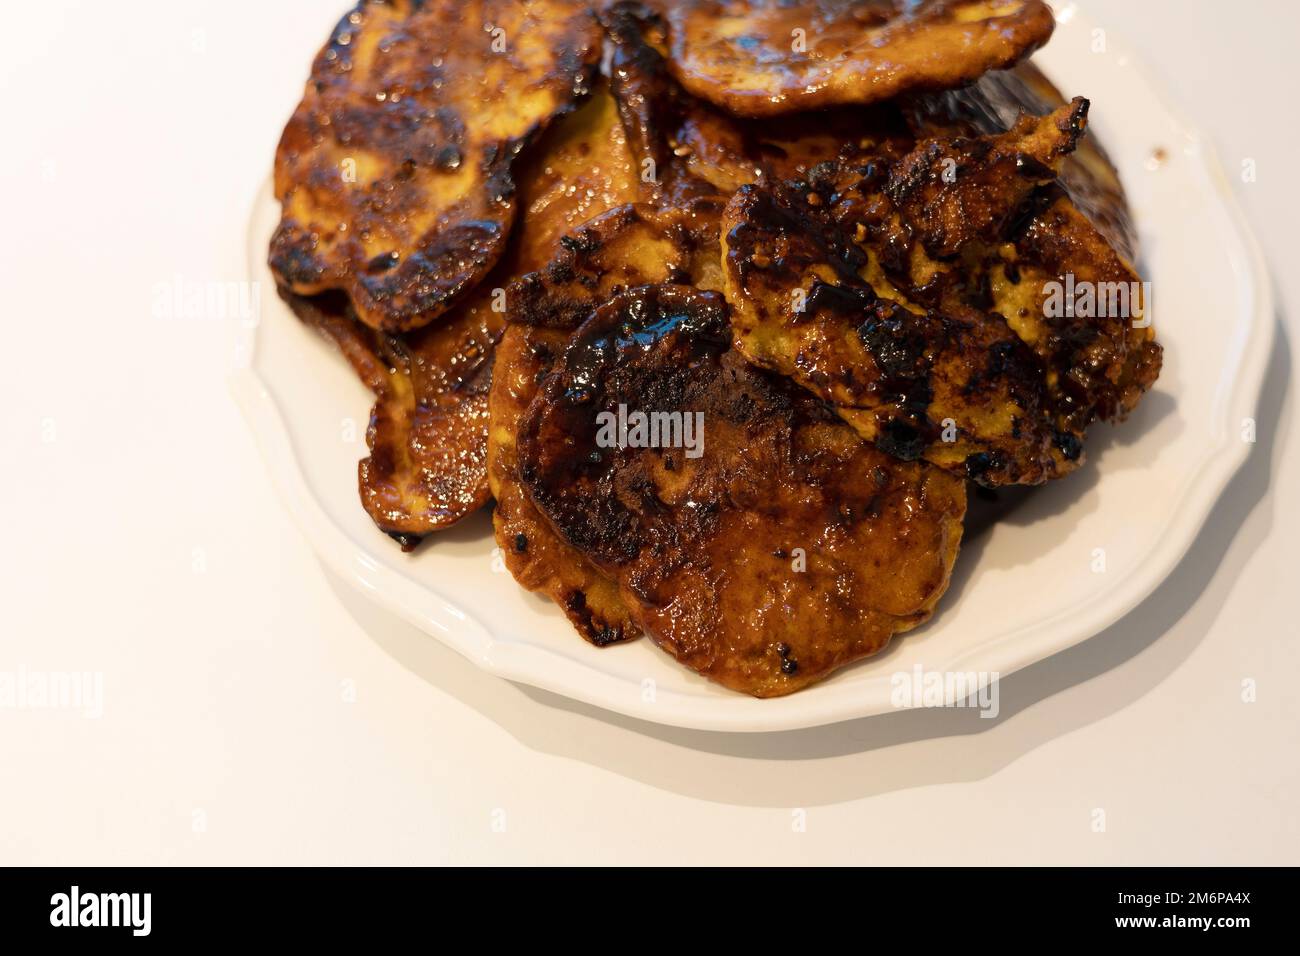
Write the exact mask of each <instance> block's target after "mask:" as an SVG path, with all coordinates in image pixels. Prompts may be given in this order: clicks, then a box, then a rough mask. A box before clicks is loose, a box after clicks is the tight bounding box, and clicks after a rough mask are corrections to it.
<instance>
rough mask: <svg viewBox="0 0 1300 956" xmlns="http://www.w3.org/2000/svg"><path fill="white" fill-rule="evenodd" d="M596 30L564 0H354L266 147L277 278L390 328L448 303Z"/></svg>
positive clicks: (577, 74) (501, 226)
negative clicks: (274, 205) (270, 161)
mask: <svg viewBox="0 0 1300 956" xmlns="http://www.w3.org/2000/svg"><path fill="white" fill-rule="evenodd" d="M599 55H600V28H599V25H598V23H597V22H596V20H595V18H594V16H593V15H592V13H591V12H590V10H589V8H588V6H587V5H586V4H584V3H579V2H572V0H455V2H453V0H424V2H418V0H392V2H387V3H383V2H377V0H364V2H362V3H360V4H358V5H357V7H356V8H355V9H354V10H353V11H352V12H351V13H349V14H348V15H347V16H345V17H344V18H343V19H342V21H340V23H339V25H338V26H337V27H336V28H335V30H334V32H333V34H332V35H331V37H330V39H329V42H328V43H327V44H326V45H325V48H324V49H323V50H322V51H321V52H320V54H319V55H318V56H317V57H316V61H315V63H314V64H313V67H312V74H311V78H310V80H309V81H308V83H307V89H306V92H305V94H304V96H303V99H302V102H301V103H300V104H299V105H298V108H297V109H296V110H295V112H294V114H293V117H292V118H291V119H290V120H289V123H288V125H287V126H286V127H285V130H284V134H283V136H282V137H281V140H280V145H279V148H278V149H277V151H276V159H275V194H276V197H277V198H278V199H279V200H280V202H281V206H282V218H281V221H280V226H279V228H278V229H277V231H276V233H275V236H274V238H273V239H272V241H271V252H270V263H271V268H272V271H273V272H274V273H275V275H276V277H277V280H278V282H279V283H281V284H283V285H284V286H286V287H287V288H288V289H289V290H290V291H292V292H294V293H297V294H300V295H312V294H317V293H321V292H325V291H329V290H333V289H338V290H342V291H343V292H345V293H346V294H347V295H348V297H349V298H350V300H351V302H352V304H353V307H354V308H355V310H356V314H357V316H358V317H359V318H360V319H361V320H362V321H363V322H364V323H365V324H367V325H369V326H371V327H372V328H376V329H380V330H382V331H385V332H400V331H409V330H411V329H414V328H418V327H420V326H422V325H425V324H427V323H429V322H431V321H433V320H434V319H436V318H438V317H439V316H441V315H443V314H445V313H446V312H447V311H448V310H449V309H451V308H452V307H453V306H454V305H455V304H456V303H457V302H461V301H463V300H464V298H465V296H466V294H467V293H468V292H469V291H470V290H472V289H473V288H474V286H475V285H477V284H478V283H479V281H480V280H482V279H483V278H484V277H485V276H486V275H487V274H488V272H489V271H490V270H491V268H492V267H493V265H494V264H495V263H496V262H497V261H498V260H499V259H500V258H501V255H502V253H503V252H504V251H505V249H506V242H507V239H508V237H509V235H510V231H511V228H512V226H513V223H514V220H515V216H516V212H517V208H518V203H517V202H516V199H515V195H514V193H515V180H514V165H515V162H516V160H517V158H518V157H519V154H520V153H521V152H522V151H523V150H524V148H525V146H526V145H527V144H528V143H529V142H530V141H531V140H532V139H533V138H534V137H535V136H536V135H537V134H538V132H539V131H541V130H542V129H543V128H544V127H546V126H547V125H548V124H549V123H550V122H551V121H552V120H553V119H554V118H555V117H556V116H558V115H560V114H563V113H565V112H568V111H569V110H571V109H572V108H573V107H574V105H575V103H576V102H577V101H578V100H579V99H581V98H582V96H584V95H585V94H586V92H587V91H588V89H589V81H590V79H591V78H592V76H593V75H594V70H595V67H596V63H597V60H598V58H599Z"/></svg>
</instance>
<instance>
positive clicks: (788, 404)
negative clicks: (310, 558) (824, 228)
mask: <svg viewBox="0 0 1300 956" xmlns="http://www.w3.org/2000/svg"><path fill="white" fill-rule="evenodd" d="M729 340H730V329H729V324H728V316H727V306H726V302H725V301H724V299H723V298H722V296H721V295H718V294H717V293H712V292H703V291H700V290H697V289H693V288H688V287H682V286H649V287H641V288H637V289H632V290H629V291H628V292H626V293H624V294H622V295H619V296H618V297H616V298H614V299H612V300H610V301H609V302H607V303H606V304H605V305H603V306H601V307H600V308H599V309H597V310H596V312H595V313H594V315H593V316H592V318H591V319H590V320H589V321H588V322H586V323H585V324H584V325H583V326H582V327H581V328H580V329H579V331H578V332H577V334H576V335H575V336H574V338H573V340H572V341H571V343H570V344H569V346H568V348H567V349H566V351H565V353H564V355H563V357H562V358H561V360H560V361H559V363H558V365H557V367H556V370H555V371H554V372H553V373H552V374H551V375H549V376H548V377H547V378H546V380H545V381H544V383H543V384H542V386H541V389H540V391H539V393H538V395H537V396H536V397H535V398H534V399H533V401H532V403H531V404H530V405H529V407H528V410H527V412H526V414H525V416H524V418H523V421H522V423H521V425H520V429H519V458H520V467H521V474H522V477H523V480H524V484H525V486H526V488H527V489H528V493H529V496H530V497H531V499H532V501H533V502H534V503H535V504H536V505H537V506H538V508H539V509H540V510H541V512H542V513H543V514H544V515H545V516H546V517H547V519H548V520H549V521H550V522H551V524H552V525H553V527H554V528H555V529H556V530H557V531H558V532H559V533H560V535H561V536H562V537H563V538H564V540H566V541H567V542H568V543H569V544H570V545H572V546H573V547H575V548H577V549H578V550H580V551H581V552H582V553H583V554H584V555H586V556H587V557H588V558H590V560H591V561H592V562H593V563H594V564H596V565H597V566H598V567H600V568H601V569H602V570H603V571H605V572H606V573H607V574H609V575H611V576H612V577H613V578H614V579H615V580H616V581H617V582H618V585H619V589H620V591H621V593H622V596H623V599H624V601H625V603H626V604H627V606H628V607H629V608H630V609H631V611H632V615H633V617H634V619H635V620H636V621H637V622H638V623H639V624H640V625H641V627H642V628H643V629H644V630H645V632H646V633H647V634H649V635H650V636H651V637H652V638H653V639H654V640H655V642H656V643H657V644H659V645H660V646H661V647H663V648H664V649H665V650H667V651H668V652H669V653H670V654H672V655H673V656H674V657H675V658H676V659H677V660H678V661H680V662H681V663H682V664H684V665H686V666H687V667H689V668H691V669H692V670H695V671H697V672H699V673H701V674H703V675H704V676H706V677H708V678H710V679H712V680H715V681H717V682H719V683H721V684H723V685H724V686H726V687H729V688H731V689H733V690H738V691H743V692H745V693H749V694H753V695H755V696H757V697H773V696H778V695H781V694H788V693H790V692H792V691H795V690H798V689H799V688H801V687H804V686H807V685H808V684H811V683H813V682H814V681H817V680H820V679H822V678H824V677H826V676H827V675H828V674H830V673H831V672H832V671H834V670H835V669H837V668H839V667H842V666H844V665H845V664H848V663H850V662H851V661H854V660H857V659H858V658H861V657H865V656H867V655H870V654H873V653H875V652H877V651H879V650H880V649H881V648H883V647H884V646H885V645H886V644H887V643H888V641H889V639H890V637H891V636H892V635H893V634H894V633H897V632H899V631H904V630H907V629H909V628H912V627H915V626H916V625H918V624H920V623H921V622H922V621H924V620H926V619H927V618H928V617H929V616H930V614H931V613H932V611H933V608H934V606H935V603H936V602H937V601H938V599H939V597H940V596H941V595H942V593H943V591H944V589H945V588H946V587H947V583H948V580H949V574H950V572H951V569H952V564H953V561H954V559H955V557H956V553H957V548H958V545H959V542H960V537H961V523H962V517H963V515H964V512H965V485H964V483H963V482H962V481H961V480H960V479H957V478H954V477H952V476H950V475H948V474H947V473H945V472H943V471H941V470H940V469H937V468H933V467H931V466H929V465H927V464H925V463H922V462H915V463H902V462H898V461H897V460H895V459H892V458H890V457H888V456H886V455H884V454H883V453H881V452H879V451H877V450H876V449H874V448H872V447H871V446H870V445H869V444H867V443H865V442H863V441H862V440H861V439H860V438H859V437H858V436H857V435H856V434H855V433H854V432H853V430H852V429H850V428H848V427H847V426H846V425H844V424H843V423H842V422H840V421H839V420H838V419H837V418H836V417H835V416H834V414H833V413H832V412H830V411H829V410H828V409H827V408H826V407H825V406H824V405H822V403H820V402H819V401H817V400H816V399H815V398H813V397H812V396H811V395H809V394H808V393H807V392H804V391H803V390H801V389H799V388H797V387H796V386H793V385H791V384H789V383H788V382H787V381H786V380H784V379H781V378H779V377H776V376H772V375H769V374H768V373H765V372H763V371H761V370H759V369H756V368H754V367H753V366H751V365H749V364H748V363H746V362H745V361H743V360H742V359H741V358H740V357H739V356H738V355H737V354H736V353H735V352H733V351H729V349H728V344H729ZM621 405H622V406H626V407H627V408H631V409H634V410H636V411H639V412H643V413H645V414H647V415H663V416H666V417H665V418H664V419H663V420H664V421H668V420H670V419H671V417H672V416H695V415H697V414H698V415H700V416H702V427H703V431H702V432H697V433H696V434H697V436H698V437H700V438H702V439H703V446H702V447H697V448H696V451H698V452H699V453H698V454H696V452H695V451H692V448H693V447H694V446H692V445H691V444H689V443H687V444H685V447H682V443H681V442H678V443H672V442H669V443H667V444H669V445H674V444H675V447H644V445H645V442H637V441H635V440H633V439H627V440H623V439H614V440H612V441H610V440H602V439H601V437H600V435H601V431H602V429H601V427H600V424H601V420H600V418H599V415H600V413H602V412H606V411H613V410H614V409H616V408H618V407H619V406H621ZM679 422H680V424H679V426H678V427H679V429H680V430H681V436H685V434H686V432H685V429H686V428H687V425H686V420H685V419H679ZM663 427H667V426H663ZM606 438H607V439H608V438H609V436H608V435H607V436H606Z"/></svg>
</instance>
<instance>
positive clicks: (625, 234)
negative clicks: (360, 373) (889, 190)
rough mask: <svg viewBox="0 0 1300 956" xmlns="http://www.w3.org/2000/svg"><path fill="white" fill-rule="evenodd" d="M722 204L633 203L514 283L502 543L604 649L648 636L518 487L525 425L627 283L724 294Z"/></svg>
mask: <svg viewBox="0 0 1300 956" xmlns="http://www.w3.org/2000/svg"><path fill="white" fill-rule="evenodd" d="M720 213H721V202H720V201H719V200H718V199H708V198H706V199H700V200H696V201H695V202H693V203H690V204H689V205H687V206H685V207H682V208H674V209H663V210H660V209H654V208H652V207H650V206H646V205H640V204H629V205H625V206H620V207H617V208H615V209H612V210H610V211H609V212H607V213H605V214H604V215H601V216H598V217H597V218H596V219H594V220H592V221H591V222H590V223H587V224H585V225H584V226H582V227H580V228H578V229H576V230H574V231H573V232H571V233H570V234H568V235H566V236H565V237H564V239H563V240H562V241H561V242H560V244H559V246H558V247H557V248H556V253H555V258H554V259H553V260H552V261H551V262H550V263H549V264H548V265H547V266H546V268H545V269H541V270H539V271H538V272H536V273H533V274H530V275H527V276H524V277H522V278H521V279H519V280H518V281H516V282H515V283H512V285H511V286H510V288H509V289H508V290H507V295H508V298H509V301H510V302H511V306H512V307H511V312H510V319H511V324H510V325H509V327H508V328H507V329H506V332H505V335H504V337H503V338H502V340H501V344H500V346H499V347H498V350H497V358H496V362H497V364H496V369H495V371H494V373H493V385H492V393H491V400H490V403H489V407H490V410H491V438H490V441H489V444H488V458H489V466H490V468H489V475H490V477H491V480H492V494H493V495H494V496H495V498H496V499H497V506H496V510H495V512H494V513H493V524H494V526H495V530H496V538H497V544H498V545H499V546H500V548H501V551H502V554H503V555H504V557H505V562H506V565H507V567H509V569H510V571H511V573H512V574H513V575H514V576H515V579H516V580H517V581H518V582H519V583H520V584H521V585H523V586H524V587H526V588H528V589H529V590H531V591H537V592H539V593H542V594H545V595H546V596H547V597H549V598H550V599H551V600H552V601H554V602H555V603H556V604H557V605H559V606H560V607H561V608H562V609H563V610H564V612H565V614H566V615H567V616H568V618H569V620H570V621H572V622H573V625H574V627H575V628H577V630H578V633H579V634H581V635H582V636H583V637H584V638H585V639H586V640H588V641H590V642H591V643H593V644H597V645H598V646H604V645H606V644H610V643H613V642H615V641H620V640H627V639H629V638H632V637H636V636H638V635H639V634H640V628H639V627H638V626H637V625H636V624H635V623H634V622H633V620H632V618H631V615H630V613H629V611H628V609H627V606H626V605H625V604H624V603H623V600H622V598H621V597H620V596H619V593H618V589H617V587H615V586H614V584H613V582H611V581H610V580H609V579H608V578H607V577H605V576H604V575H603V574H602V573H600V571H599V570H597V569H596V568H595V566H594V565H592V564H591V563H590V562H589V561H587V559H586V558H584V557H583V556H582V555H581V554H580V553H579V552H577V551H575V550H574V549H573V548H571V547H570V546H569V545H568V544H566V543H565V542H564V541H563V540H562V539H561V538H559V537H558V536H557V535H556V534H555V532H554V530H553V529H552V528H551V526H550V524H549V523H548V522H547V521H546V520H545V519H544V518H543V517H542V516H541V515H540V514H539V513H538V511H537V509H536V507H535V506H534V505H533V503H532V501H531V500H529V498H528V496H527V495H526V494H525V492H524V489H523V486H522V485H521V484H520V481H519V468H518V456H517V449H516V444H515V438H516V433H517V431H518V428H519V421H520V419H521V418H522V416H523V412H524V409H525V408H527V407H528V404H529V402H531V401H532V399H533V396H534V395H535V394H536V393H537V387H538V385H539V384H540V382H541V380H542V379H543V378H544V377H545V375H546V374H547V373H548V372H549V371H550V369H551V366H552V364H553V363H554V362H555V360H556V359H557V358H558V357H559V356H560V354H561V353H562V352H563V351H564V347H565V345H566V344H567V343H568V340H569V338H570V336H571V335H572V333H573V330H574V329H576V328H577V327H578V325H580V324H581V323H582V321H583V320H585V319H586V318H587V316H589V315H590V314H591V313H592V311H594V310H595V309H596V308H597V307H598V306H599V305H601V304H603V303H604V302H606V301H607V300H608V299H609V298H611V297H612V296H614V295H616V294H617V293H619V292H620V291H622V290H624V289H626V288H628V287H629V285H640V284H644V283H646V282H663V281H667V280H668V279H669V278H672V279H674V280H675V281H681V282H691V283H697V284H699V285H701V286H704V287H709V288H719V287H720V286H721V281H722V277H721V273H720V268H719V254H718V217H719V215H720Z"/></svg>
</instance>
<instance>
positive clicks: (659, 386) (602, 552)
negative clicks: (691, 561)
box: [518, 285, 739, 565]
mask: <svg viewBox="0 0 1300 956" xmlns="http://www.w3.org/2000/svg"><path fill="white" fill-rule="evenodd" d="M729 341H730V336H729V327H728V315H727V307H726V303H725V301H724V300H723V298H722V296H720V295H719V294H717V293H714V292H701V291H698V290H695V289H690V288H686V287H679V286H669V285H662V286H642V287H639V288H636V289H632V290H629V291H628V292H626V293H624V294H623V295H620V296H617V297H616V298H614V299H613V300H611V301H610V302H609V303H607V304H605V305H604V306H601V307H600V308H599V309H597V310H596V312H595V313H594V314H593V316H592V317H591V318H590V319H589V320H588V321H587V322H586V323H585V324H584V325H583V326H582V327H581V328H580V329H579V330H578V332H577V333H576V334H575V335H574V337H573V338H572V339H571V340H570V342H569V345H568V347H567V348H566V350H565V352H564V355H563V356H562V357H561V358H560V359H559V361H558V362H557V363H556V365H555V367H554V368H553V370H552V372H551V374H550V375H549V376H548V377H547V378H546V380H545V381H544V382H543V383H542V386H541V388H540V389H539V391H538V394H537V396H536V397H535V398H534V399H533V401H532V403H531V404H530V405H529V408H528V410H527V411H526V412H525V414H524V417H523V419H522V421H521V422H520V426H519V444H518V447H519V458H520V477H521V479H522V481H523V484H524V487H525V489H526V490H527V492H528V495H529V497H530V498H531V500H532V501H533V503H534V504H535V505H536V506H537V507H538V509H539V510H540V511H541V512H542V513H543V514H544V515H546V516H547V518H548V519H549V520H550V521H551V524H552V525H553V526H554V527H555V530H556V531H557V532H558V533H559V534H560V536H561V537H562V538H563V539H564V540H565V541H566V542H568V543H569V544H570V545H572V546H573V547H575V548H578V549H579V550H580V551H582V552H583V553H584V554H587V555H590V556H594V557H595V559H596V560H597V563H601V562H604V563H605V564H607V565H609V564H613V565H618V564H622V563H626V562H627V561H630V560H632V559H634V558H635V557H636V556H637V555H638V553H639V551H640V548H641V546H642V543H643V541H642V539H643V535H642V533H641V528H642V518H643V516H644V515H646V514H647V513H653V512H654V511H655V509H656V507H657V505H656V501H655V498H654V495H653V490H652V489H651V488H650V486H649V485H648V483H647V481H648V480H647V479H646V477H645V476H644V475H640V476H638V474H637V472H636V469H635V467H633V465H632V464H631V463H632V462H633V459H636V458H637V457H638V455H639V452H638V451H637V450H633V449H620V448H601V447H598V446H597V444H596V442H597V433H598V425H597V416H598V415H599V414H600V413H601V412H604V411H610V410H612V409H613V408H616V407H617V406H618V405H619V404H620V403H622V404H625V405H629V406H631V407H634V408H639V409H643V410H645V411H647V412H649V411H673V410H678V411H680V410H681V409H682V407H683V406H684V405H685V404H687V403H688V402H690V401H691V396H696V397H698V395H699V393H700V390H701V389H702V388H703V387H706V386H709V387H711V386H713V385H714V379H715V377H716V372H713V373H711V374H710V377H709V378H708V379H707V380H702V379H701V378H700V370H701V369H707V368H708V367H709V366H712V365H715V364H716V361H717V358H718V356H720V355H721V354H722V353H723V352H724V351H726V349H727V347H728V344H729ZM738 398H739V396H730V398H729V400H730V401H731V402H732V403H735V402H736V401H737V399H738ZM733 407H734V404H733ZM706 510H707V509H702V510H701V512H700V513H701V517H702V518H704V517H706V516H707V515H706Z"/></svg>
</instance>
